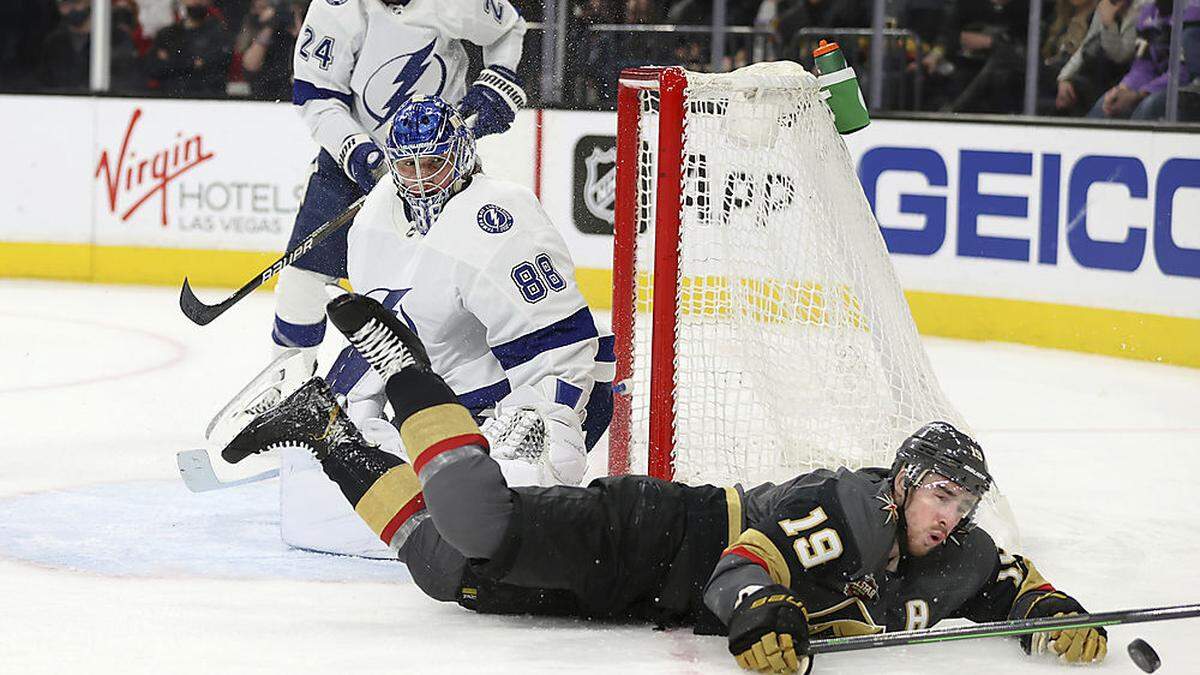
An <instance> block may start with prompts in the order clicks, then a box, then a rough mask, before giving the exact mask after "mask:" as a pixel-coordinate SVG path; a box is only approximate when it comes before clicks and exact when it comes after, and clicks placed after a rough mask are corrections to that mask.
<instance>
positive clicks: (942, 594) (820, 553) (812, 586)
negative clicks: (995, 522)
mask: <svg viewBox="0 0 1200 675" xmlns="http://www.w3.org/2000/svg"><path fill="white" fill-rule="evenodd" d="M890 495H891V490H890V485H889V481H888V472H887V471H886V470H884V469H862V470H859V471H850V470H848V469H840V470H838V471H836V472H833V471H828V470H818V471H815V472H812V473H809V474H804V475H802V476H798V477H797V478H795V479H793V480H791V481H788V482H786V483H781V484H778V485H774V484H766V485H761V486H758V487H755V488H753V489H751V490H748V491H746V493H745V495H744V499H743V504H744V505H743V508H744V511H745V514H746V527H745V529H744V530H743V532H742V534H741V535H740V536H739V537H738V538H737V539H736V540H735V541H734V542H733V544H731V545H730V546H729V547H728V548H727V549H726V550H725V552H724V553H723V555H722V556H721V558H720V560H719V561H718V563H717V566H716V569H715V571H714V573H713V575H712V577H711V578H710V580H709V583H708V586H707V589H706V591H705V603H706V604H707V605H708V607H709V609H711V610H712V611H713V612H714V613H715V614H716V615H717V616H718V617H719V618H721V619H722V620H723V621H726V622H727V621H728V618H729V616H730V614H731V613H732V612H733V608H734V607H735V605H736V603H737V600H738V598H739V596H740V595H744V594H745V592H746V590H747V589H748V588H750V589H752V588H757V587H759V586H763V585H767V584H772V583H774V584H782V585H784V586H787V587H788V588H790V589H792V591H793V592H794V593H796V595H797V596H798V597H799V598H800V599H801V600H802V601H803V602H804V605H805V608H806V611H807V614H808V620H809V627H810V630H811V631H812V634H813V635H814V637H834V636H846V635H861V634H867V633H875V632H882V631H885V630H886V631H898V630H912V629H918V628H924V627H927V626H932V625H933V624H935V623H937V622H938V621H940V620H942V619H945V618H949V617H956V616H964V617H966V618H970V619H972V620H975V621H990V620H1000V619H1004V618H1006V616H1007V615H1008V613H1009V611H1010V609H1011V607H1012V605H1013V602H1014V600H1015V598H1016V596H1017V595H1018V593H1020V592H1024V591H1026V590H1030V589H1032V588H1034V587H1045V586H1048V584H1045V581H1044V580H1043V579H1041V577H1040V575H1038V574H1037V571H1036V569H1033V567H1032V565H1030V564H1029V563H1028V562H1027V561H1024V560H1023V559H1021V558H1020V557H1018V556H1010V555H1007V554H1004V553H1003V552H1001V551H999V550H998V549H997V548H996V545H995V543H994V542H993V541H992V538H991V537H990V536H989V535H988V534H987V533H986V532H984V531H983V530H982V529H978V528H977V529H974V530H972V531H971V532H969V533H967V534H957V535H954V536H953V537H951V538H950V539H949V540H948V541H947V542H946V543H945V544H944V545H942V546H941V547H939V548H938V549H936V550H935V551H933V552H932V553H930V554H928V555H926V556H923V557H904V558H901V559H900V560H899V563H898V565H897V566H895V567H894V569H891V570H889V569H888V562H889V557H890V554H891V552H892V548H893V545H894V543H895V542H896V537H897V530H898V525H899V523H898V522H897V520H898V519H897V514H896V509H895V505H894V504H893V503H892V501H891V499H890Z"/></svg>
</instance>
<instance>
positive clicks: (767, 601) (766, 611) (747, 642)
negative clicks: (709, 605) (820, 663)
mask: <svg viewBox="0 0 1200 675" xmlns="http://www.w3.org/2000/svg"><path fill="white" fill-rule="evenodd" d="M807 648H808V620H807V618H806V616H805V611H804V605H803V604H802V603H801V602H800V600H799V599H798V598H797V597H796V596H794V595H792V592H791V591H789V590H788V589H787V588H786V587H784V586H780V585H771V586H765V587H763V588H761V589H759V590H757V591H755V592H754V593H753V594H751V595H750V596H748V597H746V598H745V599H744V600H742V602H741V604H739V605H738V606H737V608H736V609H734V610H733V616H731V617H730V619H729V653H731V654H733V656H734V658H736V659H737V662H738V665H739V666H741V667H742V668H745V669H746V670H756V671H761V672H766V673H796V672H799V673H807V672H808V671H809V670H810V669H811V668H812V659H811V658H810V657H809V656H808V655H807V654H805V653H804V652H805V650H806V649H807Z"/></svg>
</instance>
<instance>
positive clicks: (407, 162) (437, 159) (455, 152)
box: [384, 96, 475, 234]
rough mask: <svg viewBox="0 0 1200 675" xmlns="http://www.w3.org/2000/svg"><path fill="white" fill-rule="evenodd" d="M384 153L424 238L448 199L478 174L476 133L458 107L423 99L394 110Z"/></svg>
mask: <svg viewBox="0 0 1200 675" xmlns="http://www.w3.org/2000/svg"><path fill="white" fill-rule="evenodd" d="M384 149H385V152H386V153H387V159H388V170H389V171H391V173H392V178H393V180H395V182H396V191H397V193H398V194H399V196H400V198H401V199H403V200H404V202H405V203H406V204H408V207H409V212H410V214H411V215H412V218H413V221H414V223H413V224H414V225H415V226H416V228H417V231H419V232H420V233H421V234H425V233H427V232H429V228H430V227H432V226H433V223H434V221H436V220H437V217H438V215H439V214H441V212H442V209H443V208H444V207H445V205H446V201H447V200H449V199H450V197H452V196H454V195H455V194H456V193H457V192H458V191H460V190H462V189H463V188H464V187H466V183H467V179H468V178H469V177H470V176H471V174H472V173H474V171H475V136H474V134H472V133H471V130H470V129H469V128H468V127H467V124H466V122H465V121H463V118H462V116H461V115H459V114H458V111H457V110H455V109H454V106H452V105H450V104H449V103H446V102H445V101H443V100H442V99H440V98H437V97H436V96H420V97H417V98H413V99H411V100H409V101H408V102H407V103H405V104H404V105H402V106H401V107H400V109H399V110H397V111H396V117H395V119H394V120H393V121H392V129H391V131H389V132H388V136H387V143H386V144H385V148H384Z"/></svg>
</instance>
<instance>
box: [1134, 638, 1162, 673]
mask: <svg viewBox="0 0 1200 675" xmlns="http://www.w3.org/2000/svg"><path fill="white" fill-rule="evenodd" d="M1126 650H1127V651H1128V652H1129V658H1131V659H1133V662H1134V663H1136V664H1137V667H1138V668H1141V669H1142V670H1143V671H1144V672H1147V673H1153V672H1154V671H1156V670H1158V667H1159V666H1161V665H1162V659H1160V658H1158V652H1156V651H1154V647H1151V646H1150V645H1149V644H1148V643H1147V642H1146V641H1145V640H1143V639H1141V638H1138V639H1136V640H1134V641H1133V642H1130V643H1129V647H1127V648H1126Z"/></svg>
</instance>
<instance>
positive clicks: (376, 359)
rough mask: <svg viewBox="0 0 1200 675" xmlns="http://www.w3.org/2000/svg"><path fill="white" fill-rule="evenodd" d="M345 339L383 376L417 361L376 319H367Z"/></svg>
mask: <svg viewBox="0 0 1200 675" xmlns="http://www.w3.org/2000/svg"><path fill="white" fill-rule="evenodd" d="M347 339H349V340H350V344H352V345H354V348H355V349H357V350H358V353H359V354H362V357H363V358H364V359H366V360H367V363H369V364H371V366H372V367H374V368H375V369H376V370H378V371H379V372H380V374H382V375H384V376H391V375H394V374H396V373H398V372H400V371H401V370H403V369H405V368H407V367H409V366H412V365H415V364H416V363H417V361H416V359H414V358H413V355H412V353H411V352H409V351H408V349H407V348H405V346H404V343H403V342H401V341H400V339H399V338H397V337H396V336H395V335H393V334H392V332H391V330H390V329H389V328H388V327H387V326H385V325H383V323H382V322H380V321H379V320H378V319H368V320H367V323H366V324H364V325H363V327H362V328H360V329H358V330H357V331H356V332H355V333H354V335H351V336H349V337H348V338H347Z"/></svg>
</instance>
